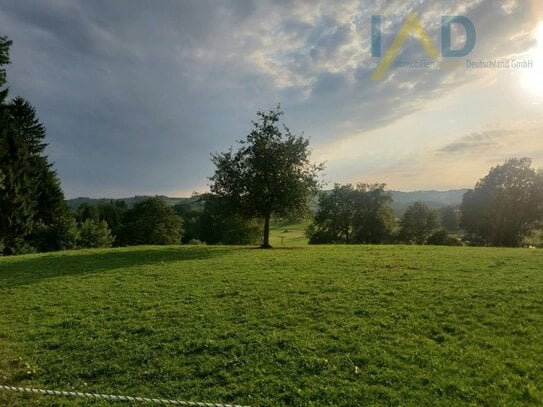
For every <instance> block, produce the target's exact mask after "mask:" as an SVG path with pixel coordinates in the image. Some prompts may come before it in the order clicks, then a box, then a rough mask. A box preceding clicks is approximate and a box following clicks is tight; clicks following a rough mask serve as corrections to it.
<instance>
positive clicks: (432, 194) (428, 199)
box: [66, 189, 467, 215]
mask: <svg viewBox="0 0 543 407" xmlns="http://www.w3.org/2000/svg"><path fill="white" fill-rule="evenodd" d="M466 191H467V189H452V190H449V191H413V192H403V191H389V192H390V193H391V195H392V199H393V203H392V208H393V209H394V211H395V212H396V214H397V215H401V214H403V213H404V212H405V210H406V209H407V207H408V206H409V205H411V204H412V203H413V202H418V201H421V202H424V203H425V204H426V205H428V206H429V207H430V208H433V209H439V208H443V207H445V206H455V205H459V204H460V203H461V202H462V196H463V195H464V193H465V192H466ZM158 197H159V198H161V199H162V200H164V202H166V203H167V204H168V205H171V206H174V205H176V204H178V203H181V202H183V203H187V204H191V203H194V202H195V201H196V200H197V199H198V197H190V198H172V197H168V196H164V195H160V196H158ZM149 198H152V197H151V196H148V195H137V196H133V197H130V198H117V199H111V198H98V199H97V198H74V199H68V200H67V201H66V203H67V204H68V206H69V207H70V209H71V210H72V211H75V210H77V208H78V207H79V205H81V204H82V203H89V204H92V205H97V204H100V203H106V202H109V201H125V202H126V204H127V205H128V207H129V208H131V207H132V206H134V204H136V203H138V202H141V201H144V200H146V199H149ZM316 205H317V200H316V199H314V200H312V202H311V205H310V206H311V207H312V209H315V210H316V209H317V208H316Z"/></svg>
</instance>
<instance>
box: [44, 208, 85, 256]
mask: <svg viewBox="0 0 543 407" xmlns="http://www.w3.org/2000/svg"><path fill="white" fill-rule="evenodd" d="M79 239H80V234H79V228H78V225H77V222H76V220H75V218H74V217H73V216H71V215H69V214H67V215H65V216H62V217H60V218H58V219H55V222H54V223H52V224H49V225H45V224H43V223H40V224H38V225H36V228H35V230H34V232H33V241H34V244H35V245H36V248H37V249H38V250H39V251H41V252H53V251H59V250H70V249H76V248H77V246H78V243H79Z"/></svg>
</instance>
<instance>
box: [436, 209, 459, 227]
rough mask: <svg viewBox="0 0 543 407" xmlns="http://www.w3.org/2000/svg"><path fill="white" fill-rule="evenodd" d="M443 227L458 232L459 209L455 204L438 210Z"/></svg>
mask: <svg viewBox="0 0 543 407" xmlns="http://www.w3.org/2000/svg"><path fill="white" fill-rule="evenodd" d="M438 215H439V222H440V223H441V227H442V228H443V229H445V230H448V231H449V232H456V231H458V229H459V226H460V219H459V210H458V208H456V207H454V206H445V207H443V208H440V209H439V210H438Z"/></svg>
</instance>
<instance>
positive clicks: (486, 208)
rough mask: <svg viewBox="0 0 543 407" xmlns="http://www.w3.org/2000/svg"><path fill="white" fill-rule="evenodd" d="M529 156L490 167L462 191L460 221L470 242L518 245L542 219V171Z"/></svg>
mask: <svg viewBox="0 0 543 407" xmlns="http://www.w3.org/2000/svg"><path fill="white" fill-rule="evenodd" d="M531 164H532V161H531V159H529V158H512V159H510V160H508V161H506V162H505V163H504V164H502V165H498V166H496V167H493V168H492V169H491V170H490V172H489V173H488V175H487V176H485V177H484V178H482V179H480V180H479V182H477V184H476V185H475V188H474V189H472V190H469V191H468V192H466V193H465V194H464V198H463V200H462V204H461V205H460V212H461V216H460V224H461V226H462V227H463V228H464V229H465V230H466V232H467V234H468V239H469V240H470V241H471V242H473V243H479V244H483V245H494V246H513V247H515V246H519V245H521V243H522V240H523V238H524V237H525V236H526V235H528V234H529V233H530V232H531V231H532V230H533V229H534V228H535V227H536V226H537V225H538V222H541V221H542V220H543V173H542V172H541V171H540V172H539V173H538V172H537V171H536V170H535V169H533V168H532V167H531Z"/></svg>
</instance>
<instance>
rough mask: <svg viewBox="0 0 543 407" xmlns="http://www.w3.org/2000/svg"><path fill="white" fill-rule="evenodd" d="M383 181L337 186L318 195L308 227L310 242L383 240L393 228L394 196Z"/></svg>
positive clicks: (373, 241)
mask: <svg viewBox="0 0 543 407" xmlns="http://www.w3.org/2000/svg"><path fill="white" fill-rule="evenodd" d="M384 187H385V185H384V184H372V185H370V184H362V183H361V184H357V185H356V187H353V185H352V184H346V185H340V184H336V185H334V189H333V190H332V191H330V192H323V193H321V194H320V197H319V209H318V211H317V213H316V215H315V219H314V222H313V224H311V225H310V226H309V228H308V230H307V235H308V237H309V243H312V244H324V243H384V242H386V241H389V240H390V237H391V235H392V230H393V228H394V212H393V210H392V208H391V206H390V203H391V202H392V198H391V196H390V194H389V193H387V192H385V191H384Z"/></svg>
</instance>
